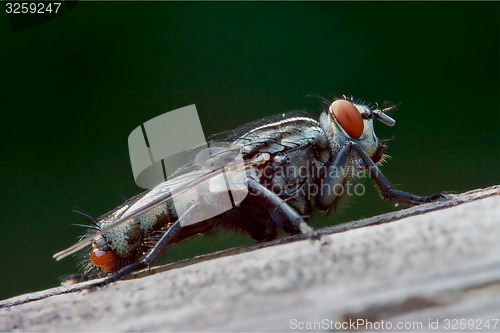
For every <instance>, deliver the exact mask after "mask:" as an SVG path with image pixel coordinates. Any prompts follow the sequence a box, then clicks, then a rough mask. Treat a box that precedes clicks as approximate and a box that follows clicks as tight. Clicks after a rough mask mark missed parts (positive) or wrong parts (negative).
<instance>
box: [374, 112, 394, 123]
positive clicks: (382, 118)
mask: <svg viewBox="0 0 500 333" xmlns="http://www.w3.org/2000/svg"><path fill="white" fill-rule="evenodd" d="M373 115H374V116H375V117H377V119H378V120H379V121H380V122H381V123H383V124H386V125H387V126H394V124H395V123H396V121H395V120H394V119H392V118H391V117H389V116H388V115H386V114H385V113H383V112H382V111H380V110H373Z"/></svg>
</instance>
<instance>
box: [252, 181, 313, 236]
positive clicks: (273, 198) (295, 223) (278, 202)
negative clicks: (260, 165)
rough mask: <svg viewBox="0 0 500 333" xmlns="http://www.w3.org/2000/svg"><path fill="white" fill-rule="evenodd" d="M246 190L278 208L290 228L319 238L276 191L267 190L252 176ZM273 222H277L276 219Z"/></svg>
mask: <svg viewBox="0 0 500 333" xmlns="http://www.w3.org/2000/svg"><path fill="white" fill-rule="evenodd" d="M248 190H249V192H250V194H251V195H255V196H257V197H259V198H260V199H261V200H263V201H264V202H265V203H266V204H267V205H269V206H270V207H273V208H275V209H277V210H279V211H280V213H281V214H282V215H283V216H284V217H285V219H286V220H287V221H288V222H289V223H290V224H291V226H292V228H293V229H295V230H296V231H297V232H301V233H303V234H305V235H307V236H308V237H309V238H316V239H319V238H320V235H319V234H318V233H317V232H316V231H314V229H313V228H311V227H310V226H309V225H308V224H307V223H306V221H305V220H304V218H303V217H302V216H300V214H299V213H297V211H296V210H295V209H293V208H292V207H290V205H288V204H287V203H286V202H285V201H284V200H283V199H281V198H280V197H279V196H278V195H277V194H276V193H274V192H272V191H270V190H268V189H267V188H266V187H265V186H263V185H261V184H260V183H259V182H257V181H255V180H253V179H252V178H248ZM273 222H275V223H276V224H278V222H277V221H273ZM278 226H279V225H278Z"/></svg>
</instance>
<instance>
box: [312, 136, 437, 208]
mask: <svg viewBox="0 0 500 333" xmlns="http://www.w3.org/2000/svg"><path fill="white" fill-rule="evenodd" d="M353 152H355V153H357V154H358V155H359V157H360V158H361V160H362V161H363V163H364V164H365V166H366V167H367V168H368V170H369V172H370V177H371V178H372V179H373V181H374V182H375V185H376V186H377V188H378V190H379V192H380V195H381V196H382V197H383V198H384V199H388V200H391V201H394V202H398V203H404V204H407V205H420V204H423V203H426V202H432V201H435V200H438V199H444V198H446V195H445V194H444V193H436V194H434V195H430V196H426V197H420V196H418V195H414V194H411V193H408V192H403V191H399V190H395V189H393V188H392V186H391V184H390V183H389V181H388V180H387V178H385V176H384V175H383V174H382V172H380V170H379V168H378V167H377V165H376V164H375V163H374V162H373V161H372V159H371V158H370V157H369V156H368V155H367V154H366V153H365V152H364V150H363V149H361V147H360V146H359V145H358V144H357V143H355V142H352V141H349V142H347V143H346V144H345V146H344V147H343V148H342V150H341V151H340V153H339V154H338V155H337V157H336V158H335V161H334V163H333V164H332V165H331V166H330V168H329V169H328V171H327V172H328V174H327V176H326V177H325V179H324V180H323V183H322V188H321V193H320V194H319V195H318V203H319V204H320V206H322V207H323V208H326V207H330V206H331V205H332V204H333V202H334V201H335V200H336V199H337V194H336V193H334V192H335V191H333V192H332V189H335V188H336V186H343V184H344V183H345V181H346V179H347V176H346V172H345V166H346V164H347V160H348V158H349V157H350V156H351V154H353Z"/></svg>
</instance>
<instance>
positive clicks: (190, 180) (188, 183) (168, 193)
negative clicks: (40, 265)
mask: <svg viewBox="0 0 500 333" xmlns="http://www.w3.org/2000/svg"><path fill="white" fill-rule="evenodd" d="M206 150H209V151H206ZM206 150H202V151H201V152H200V153H198V154H197V155H196V157H195V159H194V161H193V163H192V165H190V166H189V167H192V168H198V169H196V170H193V171H190V172H187V173H184V174H180V175H179V176H177V177H175V178H172V179H170V180H167V181H165V182H163V183H160V184H159V185H157V186H156V187H155V188H153V189H152V190H151V191H149V192H147V193H146V194H145V195H144V196H143V197H142V198H140V199H139V200H138V201H136V202H135V203H134V204H133V205H131V206H130V208H128V209H126V210H124V211H123V213H122V215H121V216H120V217H119V218H118V219H117V220H116V221H115V222H113V223H112V224H111V225H109V226H107V227H105V228H103V229H101V230H100V231H98V232H97V233H94V234H92V235H89V236H87V237H84V238H82V239H81V240H80V241H78V242H77V243H76V244H74V245H72V246H70V247H69V248H67V249H65V250H62V251H60V252H57V253H56V254H54V256H53V257H54V258H55V259H56V260H61V259H63V258H65V257H67V256H68V255H71V254H73V253H75V252H78V251H80V250H82V249H84V248H85V247H87V246H88V245H90V244H91V243H92V241H93V239H94V238H95V237H96V236H98V235H100V234H103V233H105V232H107V231H109V230H111V229H112V228H115V227H116V226H118V225H120V224H122V223H125V222H128V221H130V220H132V219H134V218H136V217H138V216H139V215H141V214H143V213H145V212H147V211H148V210H150V209H152V208H155V207H156V206H158V205H161V204H163V203H165V202H167V201H169V200H174V199H175V198H176V197H178V196H180V195H182V194H183V193H185V192H186V191H188V190H190V189H192V188H193V186H197V185H199V184H201V183H202V182H206V181H211V180H217V181H216V182H215V183H220V182H221V181H220V179H222V177H223V176H224V175H226V176H227V175H230V176H234V175H241V174H242V173H245V174H246V166H247V165H249V164H251V163H252V160H250V161H244V160H243V159H242V158H240V159H235V158H234V156H235V155H237V154H239V151H240V150H239V148H238V149H228V148H224V147H217V148H216V149H214V148H207V149H206ZM235 161H236V162H235ZM187 168H188V166H186V167H185V169H187ZM217 177H219V178H220V179H218V178H217ZM237 178H238V177H236V178H235V177H230V179H233V180H234V179H237ZM240 178H241V177H240ZM242 184H243V183H242V181H240V180H234V181H233V182H229V183H228V184H227V183H225V184H224V185H225V186H226V187H225V189H226V190H227V189H230V190H231V191H233V190H236V191H237V190H241V189H242ZM245 186H246V185H245Z"/></svg>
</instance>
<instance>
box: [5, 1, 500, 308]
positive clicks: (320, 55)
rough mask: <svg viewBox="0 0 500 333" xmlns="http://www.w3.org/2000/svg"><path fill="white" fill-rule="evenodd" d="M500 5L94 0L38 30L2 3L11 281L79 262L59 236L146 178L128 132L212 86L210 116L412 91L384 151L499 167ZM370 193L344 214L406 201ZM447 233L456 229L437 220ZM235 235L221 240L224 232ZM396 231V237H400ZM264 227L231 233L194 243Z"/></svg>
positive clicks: (420, 188) (51, 280)
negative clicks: (12, 22)
mask: <svg viewBox="0 0 500 333" xmlns="http://www.w3.org/2000/svg"><path fill="white" fill-rule="evenodd" d="M499 6H500V4H499V3H498V2H487V3H469V2H459V3H449V2H446V3H430V2H420V3H392V2H391V3H378V2H377V3H360V2H355V3H339V2H333V3H327V2H321V3H301V2H299V3H296V2H293V3H290V2H280V3H260V2H258V3H257V2H256V3H226V2H224V3H193V2H191V3H163V2H150V3H134V2H116V3H95V2H93V3H85V2H79V3H78V4H77V6H75V7H74V8H73V9H72V10H70V11H69V12H67V13H65V14H64V15H62V16H60V17H58V18H56V19H54V20H52V21H50V22H48V23H46V24H42V25H39V26H36V27H33V28H31V29H28V30H24V31H20V32H17V33H13V32H12V30H11V27H10V26H9V21H8V20H7V16H6V15H5V14H2V16H1V17H2V18H3V19H2V20H1V21H0V22H1V23H0V24H1V25H0V31H1V40H0V45H2V52H1V53H0V54H1V55H0V57H1V66H0V80H1V83H2V87H1V98H0V105H1V106H0V110H1V125H2V126H1V130H0V135H1V142H2V158H1V162H0V163H1V169H0V170H1V173H0V177H1V191H0V209H1V210H0V223H1V229H0V246H1V247H0V253H1V256H2V257H1V259H2V260H1V274H0V276H1V278H0V279H1V280H0V299H3V298H6V297H9V296H14V295H16V294H20V293H23V292H28V291H35V290H40V289H42V288H47V287H53V286H56V285H57V284H58V277H59V276H61V275H63V274H67V273H73V272H76V271H77V268H76V261H75V260H73V259H71V258H70V259H65V260H63V261H62V262H56V261H55V260H53V259H52V254H53V253H55V252H56V251H59V250H61V249H63V248H65V247H67V246H69V245H71V244H73V243H74V242H75V241H76V239H77V236H78V235H79V234H80V233H82V232H83V230H82V229H81V228H79V227H75V226H71V225H70V224H71V223H84V220H83V219H82V218H80V217H79V216H78V215H76V214H74V213H72V212H71V210H72V209H74V208H77V207H79V208H82V209H85V210H87V211H88V212H90V213H91V214H94V215H100V214H102V213H104V212H106V211H108V210H109V209H111V208H113V207H114V206H116V205H118V204H120V203H121V201H122V199H120V197H119V196H118V195H119V194H123V195H126V196H132V195H134V194H136V193H138V192H139V191H140V189H139V188H137V187H136V186H135V184H134V180H133V177H132V172H131V167H130V161H129V157H128V148H127V137H128V135H129V133H130V132H131V131H132V130H133V129H134V128H135V127H137V126H138V125H139V124H141V123H143V122H144V121H146V120H148V119H150V118H153V117H154V116H156V115H159V114H161V113H164V112H166V111H169V110H173V109H176V108H179V107H182V106H185V105H189V104H196V106H197V109H198V112H199V114H200V118H201V122H202V124H203V127H204V131H205V134H206V135H208V134H210V133H216V132H220V131H224V130H228V129H232V128H234V127H237V126H239V125H242V124H245V123H246V122H249V121H252V120H255V119H258V118H261V117H263V116H266V115H271V114H276V113H281V112H285V111H289V110H293V109H302V108H308V109H309V110H311V111H312V112H316V113H317V110H318V106H319V103H318V102H317V101H315V100H310V99H306V98H305V97H304V95H306V94H308V93H316V94H321V95H324V96H327V97H334V96H341V95H342V94H347V95H353V96H354V97H356V98H361V99H363V100H364V101H366V102H371V103H373V102H379V103H382V102H384V101H386V100H390V101H392V102H394V103H401V106H400V108H399V110H398V111H396V112H395V113H392V114H391V116H393V117H394V118H395V119H396V120H397V124H396V126H395V127H392V128H389V127H386V126H383V125H382V124H379V123H378V124H377V125H376V126H377V127H376V130H377V134H378V136H379V137H386V138H387V137H394V140H392V141H391V142H390V146H389V150H388V153H389V154H390V155H391V156H392V157H393V158H392V159H391V160H390V161H389V163H387V164H386V165H384V167H383V171H384V173H385V174H386V176H387V177H388V178H389V180H391V181H392V182H393V183H394V184H397V185H398V188H400V189H404V190H407V191H411V192H414V193H416V194H431V193H435V192H438V191H441V190H454V191H465V190H470V189H474V188H478V187H486V186H489V185H493V184H498V183H499V180H500V171H499V166H500V160H499V159H500V158H499V155H500V154H499V150H500V149H499V144H500V139H499V120H500V118H499V9H500V8H499ZM366 185H368V186H367V190H368V194H367V195H366V196H364V197H360V198H353V199H352V200H350V201H349V202H348V203H347V204H346V205H344V207H343V208H342V209H341V210H340V212H339V213H336V214H331V215H330V216H329V217H328V219H327V221H325V220H323V219H321V218H318V219H316V225H317V226H318V225H326V224H332V223H336V222H344V221H348V220H351V219H357V218H361V217H367V216H370V215H374V214H379V213H382V212H387V211H390V210H391V209H393V206H392V205H391V204H390V203H386V202H382V201H381V200H379V198H378V196H377V193H376V191H375V190H374V189H373V186H371V183H369V182H366ZM436 237H439V235H436ZM221 239H222V242H221V241H220V240H221ZM389 241H390V240H389ZM248 242H251V241H250V240H249V239H247V238H246V237H245V236H241V235H239V236H234V234H233V233H229V234H226V235H223V236H220V237H209V238H204V237H199V239H195V240H192V241H190V242H188V243H186V245H180V246H176V247H173V248H171V251H170V252H169V255H168V259H170V260H178V259H179V258H182V257H189V256H193V255H195V254H199V253H203V252H206V251H214V250H216V249H223V248H227V247H231V246H236V245H239V244H242V243H248Z"/></svg>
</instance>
